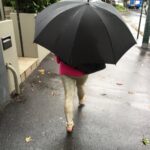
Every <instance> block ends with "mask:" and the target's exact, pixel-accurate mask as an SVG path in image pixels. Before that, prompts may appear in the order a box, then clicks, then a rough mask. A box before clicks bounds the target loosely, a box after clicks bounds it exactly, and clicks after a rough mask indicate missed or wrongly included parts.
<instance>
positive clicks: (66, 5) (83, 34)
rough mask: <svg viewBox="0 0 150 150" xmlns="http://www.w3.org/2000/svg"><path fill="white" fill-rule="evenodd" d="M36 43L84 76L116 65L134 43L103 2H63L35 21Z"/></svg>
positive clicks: (52, 6) (116, 17)
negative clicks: (83, 73)
mask: <svg viewBox="0 0 150 150" xmlns="http://www.w3.org/2000/svg"><path fill="white" fill-rule="evenodd" d="M35 43H38V44H40V45H41V46H43V47H45V48H47V49H49V50H51V51H52V52H53V53H55V54H56V55H57V56H59V57H60V58H61V60H62V61H64V62H65V63H66V64H69V65H70V66H73V67H75V68H78V69H79V70H82V71H84V72H85V73H92V72H95V71H97V70H100V69H103V68H105V63H110V64H116V63H117V61H118V60H119V59H120V58H121V56H122V55H123V54H124V53H125V52H126V51H127V50H128V49H129V48H130V47H132V46H133V45H134V44H135V43H136V42H135V40H134V38H133V36H132V35H131V33H130V31H129V29H128V27H127V26H126V25H125V23H124V22H123V20H122V18H121V16H120V14H119V13H118V12H117V11H116V9H115V8H114V7H113V6H111V5H110V4H107V3H104V2H101V1H99V2H77V1H76V2H75V1H62V2H58V3H55V4H53V5H50V6H49V7H47V8H45V9H44V10H43V11H42V12H40V13H39V14H38V15H37V17H36V29H35Z"/></svg>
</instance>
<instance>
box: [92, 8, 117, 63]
mask: <svg viewBox="0 0 150 150" xmlns="http://www.w3.org/2000/svg"><path fill="white" fill-rule="evenodd" d="M94 7H95V6H94ZM95 8H96V7H95ZM93 10H94V12H96V14H97V15H98V16H99V13H98V11H97V10H96V9H93ZM99 18H100V20H101V21H102V23H103V24H104V27H105V28H106V32H107V34H108V37H109V40H110V43H111V47H112V56H113V59H114V62H116V58H115V56H114V54H115V53H114V51H113V44H112V41H111V38H110V34H109V32H108V30H107V27H106V25H105V23H104V22H103V20H102V19H101V17H100V16H99Z"/></svg>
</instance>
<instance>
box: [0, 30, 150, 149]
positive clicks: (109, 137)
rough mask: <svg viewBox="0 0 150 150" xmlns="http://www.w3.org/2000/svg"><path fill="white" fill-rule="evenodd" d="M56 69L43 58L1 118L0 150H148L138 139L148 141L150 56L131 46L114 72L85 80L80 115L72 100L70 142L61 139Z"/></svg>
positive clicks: (111, 69) (64, 137)
mask: <svg viewBox="0 0 150 150" xmlns="http://www.w3.org/2000/svg"><path fill="white" fill-rule="evenodd" d="M132 32H134V30H132ZM56 68H57V65H56V63H55V61H54V59H53V58H52V56H51V55H49V56H48V57H46V58H45V59H44V61H43V62H42V63H41V65H40V66H39V68H37V69H36V70H35V71H34V73H32V75H31V76H30V77H29V78H28V80H27V81H26V82H24V83H23V84H22V86H21V89H22V94H21V95H20V96H19V97H18V98H15V99H14V102H13V103H12V104H10V105H9V106H7V107H6V109H5V110H4V112H3V114H1V117H0V150H149V149H150V145H146V146H145V145H143V143H142V139H143V137H146V138H149V139H150V90H149V89H150V84H149V77H150V51H142V50H140V49H139V48H138V47H137V46H135V47H133V48H132V49H131V50H129V51H128V52H127V53H126V54H125V55H124V56H123V57H122V59H121V60H120V61H119V63H118V64H117V65H116V66H114V65H107V68H106V69H105V70H103V71H101V72H97V73H94V74H92V75H90V76H89V79H88V82H87V83H86V86H85V90H86V95H87V99H86V106H85V107H84V108H83V109H82V110H79V109H78V107H77V106H78V101H77V96H76V97H75V101H74V110H75V124H76V126H75V129H74V133H73V134H72V136H67V135H66V130H65V118H64V112H63V105H64V102H63V101H64V91H63V87H62V83H61V80H60V77H59V76H58V75H57V74H55V73H54V72H56ZM39 69H44V70H45V72H44V73H40V72H39V71H38V70H39Z"/></svg>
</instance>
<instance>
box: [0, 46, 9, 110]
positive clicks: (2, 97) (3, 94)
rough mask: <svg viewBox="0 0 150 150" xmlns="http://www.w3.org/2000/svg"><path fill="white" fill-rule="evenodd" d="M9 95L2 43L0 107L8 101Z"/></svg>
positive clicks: (0, 52) (0, 57)
mask: <svg viewBox="0 0 150 150" xmlns="http://www.w3.org/2000/svg"><path fill="white" fill-rule="evenodd" d="M9 95H10V94H9V88H8V81H7V71H6V66H5V64H4V59H3V53H2V45H1V44H0V109H1V108H2V107H4V106H5V105H6V104H7V103H8V102H9V100H10V96H9Z"/></svg>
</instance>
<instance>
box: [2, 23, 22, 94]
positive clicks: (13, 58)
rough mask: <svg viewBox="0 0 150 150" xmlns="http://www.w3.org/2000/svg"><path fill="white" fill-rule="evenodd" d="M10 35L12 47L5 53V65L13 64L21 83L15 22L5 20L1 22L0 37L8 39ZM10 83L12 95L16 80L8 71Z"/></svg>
mask: <svg viewBox="0 0 150 150" xmlns="http://www.w3.org/2000/svg"><path fill="white" fill-rule="evenodd" d="M8 35H10V36H11V39H12V47H11V48H9V49H7V50H6V51H3V57H4V62H5V63H11V64H12V66H13V67H14V68H15V69H16V72H17V74H18V78H19V83H20V75H19V66H18V57H17V51H16V42H15V35H14V28H13V22H12V21H11V20H5V21H1V22H0V37H1V38H2V37H6V36H8ZM7 74H8V82H9V92H10V93H11V92H12V91H13V90H14V89H15V86H14V78H13V75H12V73H11V72H10V71H9V70H8V71H7Z"/></svg>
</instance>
